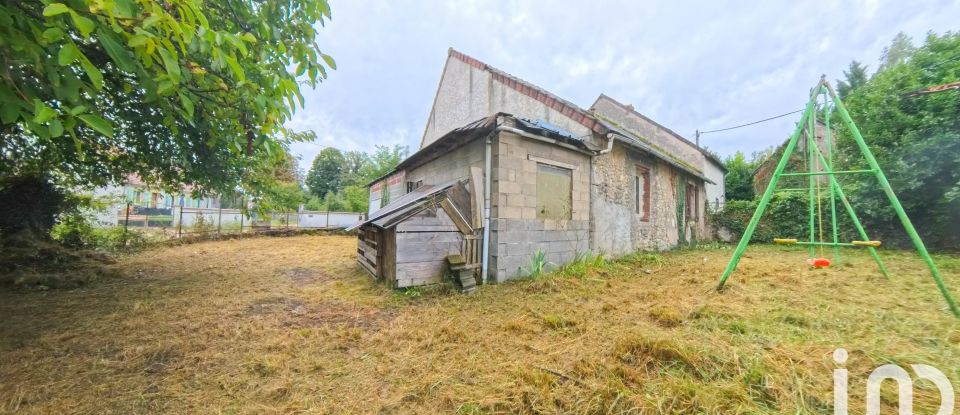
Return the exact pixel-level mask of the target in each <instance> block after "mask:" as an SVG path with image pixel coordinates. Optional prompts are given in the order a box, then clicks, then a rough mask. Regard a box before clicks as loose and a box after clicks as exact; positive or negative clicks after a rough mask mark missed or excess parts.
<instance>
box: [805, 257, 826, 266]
mask: <svg viewBox="0 0 960 415" xmlns="http://www.w3.org/2000/svg"><path fill="white" fill-rule="evenodd" d="M807 263H808V264H810V266H812V267H814V268H826V267H829V266H830V260H829V259H826V258H810V259H808V260H807Z"/></svg>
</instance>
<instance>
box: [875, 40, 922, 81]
mask: <svg viewBox="0 0 960 415" xmlns="http://www.w3.org/2000/svg"><path fill="white" fill-rule="evenodd" d="M916 49H917V48H916V47H914V46H913V39H911V38H910V36H907V34H906V33H903V32H899V33H897V35H896V36H894V37H893V41H892V42H890V46H887V47H885V48H883V53H881V54H880V66H879V67H878V68H877V72H878V73H879V72H882V71H883V70H885V69H889V68H892V67H894V66H896V65H898V64H901V63H903V62H906V61H907V59H910V55H912V54H913V52H914V51H915V50H916Z"/></svg>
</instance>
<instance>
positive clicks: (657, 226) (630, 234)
mask: <svg viewBox="0 0 960 415" xmlns="http://www.w3.org/2000/svg"><path fill="white" fill-rule="evenodd" d="M593 165H594V167H593V186H592V190H591V196H592V197H593V206H592V209H593V223H592V227H591V241H592V245H593V249H594V250H596V251H598V252H602V253H605V254H609V255H613V256H618V255H623V254H628V253H630V252H634V251H638V250H664V249H670V248H672V247H674V246H676V245H677V244H678V243H679V241H680V238H679V236H680V233H679V229H678V224H677V190H678V182H684V183H686V182H689V183H695V185H696V189H697V190H696V191H697V192H698V197H697V199H698V200H699V201H703V200H704V197H705V192H704V186H703V182H702V181H701V180H699V179H695V178H692V177H690V176H689V175H688V174H686V173H684V172H682V171H681V170H679V169H677V168H675V167H673V166H671V165H669V164H667V163H665V162H663V161H662V160H660V159H657V158H653V157H650V156H649V155H647V154H644V153H641V152H638V151H635V150H633V149H631V148H628V147H627V146H625V145H623V144H621V143H617V144H615V145H614V146H613V150H612V151H611V152H610V153H607V154H604V155H602V156H599V157H596V158H594V160H593ZM638 167H642V168H643V169H646V170H647V171H648V172H649V173H648V175H649V179H650V186H649V187H650V196H649V205H650V208H649V215H645V214H644V212H643V211H642V209H641V212H639V213H638V212H637V206H636V198H637V190H636V185H635V180H636V177H637V172H638ZM696 207H697V214H696V220H695V221H689V223H688V224H687V225H688V226H686V230H685V237H686V238H685V239H686V240H688V241H689V240H691V239H694V238H703V237H705V236H706V234H707V232H706V219H705V217H704V212H705V210H704V204H703V203H699V202H698V203H697V206H696ZM644 216H646V218H645V217H644Z"/></svg>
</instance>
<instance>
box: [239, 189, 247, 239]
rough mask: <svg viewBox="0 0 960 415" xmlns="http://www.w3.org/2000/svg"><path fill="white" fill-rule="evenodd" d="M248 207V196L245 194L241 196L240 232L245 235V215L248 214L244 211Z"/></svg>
mask: <svg viewBox="0 0 960 415" xmlns="http://www.w3.org/2000/svg"><path fill="white" fill-rule="evenodd" d="M246 207H247V197H246V196H243V197H241V198H240V234H241V235H243V217H244V216H246V215H244V214H243V211H244V210H246V209H245V208H246Z"/></svg>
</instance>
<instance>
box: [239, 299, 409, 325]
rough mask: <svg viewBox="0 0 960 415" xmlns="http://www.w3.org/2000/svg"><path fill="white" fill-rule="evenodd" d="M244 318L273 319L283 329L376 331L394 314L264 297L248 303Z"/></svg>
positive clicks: (330, 301)
mask: <svg viewBox="0 0 960 415" xmlns="http://www.w3.org/2000/svg"><path fill="white" fill-rule="evenodd" d="M246 314H247V315H251V316H256V317H260V318H263V319H269V320H272V321H273V322H274V323H276V324H278V325H281V326H283V327H290V328H307V327H324V326H328V327H351V328H359V329H364V330H369V329H375V328H377V327H379V326H380V325H382V324H384V323H387V322H389V321H390V320H391V319H393V317H395V315H396V313H395V312H394V311H393V310H387V309H382V308H377V307H369V306H359V305H356V304H352V303H348V302H345V301H339V300H334V299H328V300H322V301H319V302H311V303H307V302H306V301H304V300H302V299H298V298H287V297H267V298H263V299H260V300H256V301H254V302H253V303H251V304H250V305H249V306H248V307H247V310H246Z"/></svg>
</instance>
